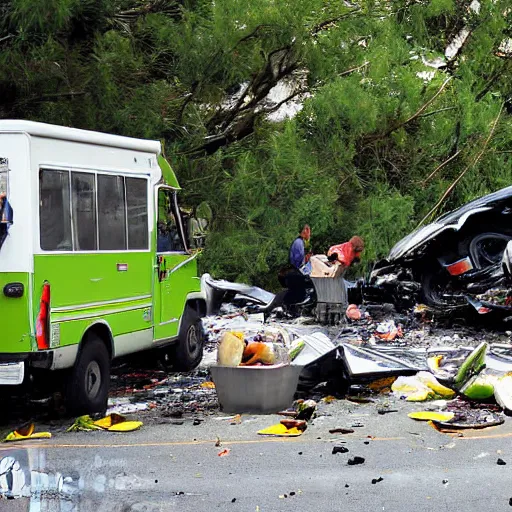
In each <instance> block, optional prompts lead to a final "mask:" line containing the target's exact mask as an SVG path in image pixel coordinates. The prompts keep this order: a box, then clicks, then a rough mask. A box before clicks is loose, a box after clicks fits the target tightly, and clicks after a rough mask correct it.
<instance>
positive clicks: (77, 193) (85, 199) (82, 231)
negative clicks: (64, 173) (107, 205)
mask: <svg viewBox="0 0 512 512" xmlns="http://www.w3.org/2000/svg"><path fill="white" fill-rule="evenodd" d="M94 182H95V176H94V174H87V173H83V172H72V173H71V198H72V200H71V205H72V208H73V232H74V235H75V236H74V239H75V251H94V250H96V249H97V248H98V245H97V236H96V232H97V225H96V191H95V189H96V186H95V183H94Z"/></svg>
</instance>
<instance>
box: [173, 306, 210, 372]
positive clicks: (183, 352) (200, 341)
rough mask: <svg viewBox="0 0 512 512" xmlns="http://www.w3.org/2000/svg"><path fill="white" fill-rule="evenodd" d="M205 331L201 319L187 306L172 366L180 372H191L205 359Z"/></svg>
mask: <svg viewBox="0 0 512 512" xmlns="http://www.w3.org/2000/svg"><path fill="white" fill-rule="evenodd" d="M204 338H205V336H204V329H203V324H202V322H201V317H200V316H199V314H198V313H197V311H196V310H195V309H192V308H191V307H190V306H187V307H186V309H185V312H184V313H183V318H182V319H181V326H180V332H179V341H178V343H177V345H175V346H174V347H173V348H174V353H173V360H172V365H173V368H174V369H175V370H178V371H184V372H187V371H190V370H193V369H194V368H196V367H197V366H198V365H199V363H200V362H201V360H202V359H203V348H204Z"/></svg>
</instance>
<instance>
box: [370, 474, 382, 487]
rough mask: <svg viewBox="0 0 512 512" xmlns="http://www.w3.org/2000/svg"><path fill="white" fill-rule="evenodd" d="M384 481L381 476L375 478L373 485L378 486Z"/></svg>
mask: <svg viewBox="0 0 512 512" xmlns="http://www.w3.org/2000/svg"><path fill="white" fill-rule="evenodd" d="M382 480H384V478H382V477H381V476H379V478H374V479H373V480H372V484H374V485H375V484H378V483H379V482H382Z"/></svg>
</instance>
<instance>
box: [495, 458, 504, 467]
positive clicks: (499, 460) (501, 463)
mask: <svg viewBox="0 0 512 512" xmlns="http://www.w3.org/2000/svg"><path fill="white" fill-rule="evenodd" d="M496 464H497V465H498V466H506V465H507V463H506V462H505V461H504V460H503V459H498V460H497V461H496Z"/></svg>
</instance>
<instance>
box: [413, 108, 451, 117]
mask: <svg viewBox="0 0 512 512" xmlns="http://www.w3.org/2000/svg"><path fill="white" fill-rule="evenodd" d="M456 108H457V107H444V108H440V109H438V110H432V111H431V112H427V113H426V114H421V115H419V116H418V117H422V118H425V117H429V116H433V115H435V114H439V113H440V112H446V111H448V110H455V109H456Z"/></svg>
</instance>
